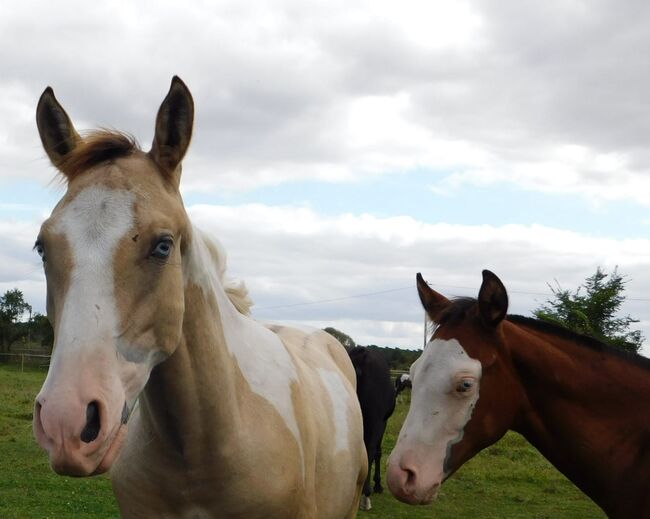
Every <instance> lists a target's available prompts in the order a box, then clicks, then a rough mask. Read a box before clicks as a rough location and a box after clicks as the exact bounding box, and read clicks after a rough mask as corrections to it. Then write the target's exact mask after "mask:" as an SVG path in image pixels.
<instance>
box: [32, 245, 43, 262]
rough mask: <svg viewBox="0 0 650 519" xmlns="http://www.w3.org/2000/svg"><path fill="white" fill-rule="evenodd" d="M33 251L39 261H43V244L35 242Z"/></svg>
mask: <svg viewBox="0 0 650 519" xmlns="http://www.w3.org/2000/svg"><path fill="white" fill-rule="evenodd" d="M34 250H35V251H36V253H37V254H38V255H39V256H40V257H41V259H42V260H43V261H45V247H43V244H42V243H41V242H38V241H37V242H36V244H35V245H34Z"/></svg>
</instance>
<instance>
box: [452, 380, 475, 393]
mask: <svg viewBox="0 0 650 519" xmlns="http://www.w3.org/2000/svg"><path fill="white" fill-rule="evenodd" d="M473 387H474V380H472V379H471V378H464V379H462V380H461V381H460V382H459V383H458V385H457V386H456V391H457V392H458V393H467V392H468V391H470V390H471V389H472V388H473Z"/></svg>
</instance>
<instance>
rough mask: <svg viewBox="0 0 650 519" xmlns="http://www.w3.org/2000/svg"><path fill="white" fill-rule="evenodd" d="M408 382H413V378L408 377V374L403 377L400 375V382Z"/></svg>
mask: <svg viewBox="0 0 650 519" xmlns="http://www.w3.org/2000/svg"><path fill="white" fill-rule="evenodd" d="M407 380H411V377H410V376H409V375H407V374H406V373H403V374H402V375H400V377H399V381H400V382H401V383H402V384H403V383H404V382H406V381H407Z"/></svg>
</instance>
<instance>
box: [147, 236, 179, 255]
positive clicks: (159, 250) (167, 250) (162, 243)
mask: <svg viewBox="0 0 650 519" xmlns="http://www.w3.org/2000/svg"><path fill="white" fill-rule="evenodd" d="M173 248H174V242H173V241H172V239H171V238H169V237H166V238H163V239H161V240H159V241H158V243H156V246H155V247H154V248H153V250H152V251H151V256H152V257H154V258H158V259H167V258H169V256H170V255H171V253H172V249H173Z"/></svg>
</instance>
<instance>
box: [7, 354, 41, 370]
mask: <svg viewBox="0 0 650 519" xmlns="http://www.w3.org/2000/svg"><path fill="white" fill-rule="evenodd" d="M50 357H51V355H44V354H39V353H22V352H21V353H0V360H2V361H3V362H4V359H6V362H7V363H11V364H20V371H25V366H32V367H34V366H35V367H37V368H42V369H47V368H48V367H49V366H50Z"/></svg>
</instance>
